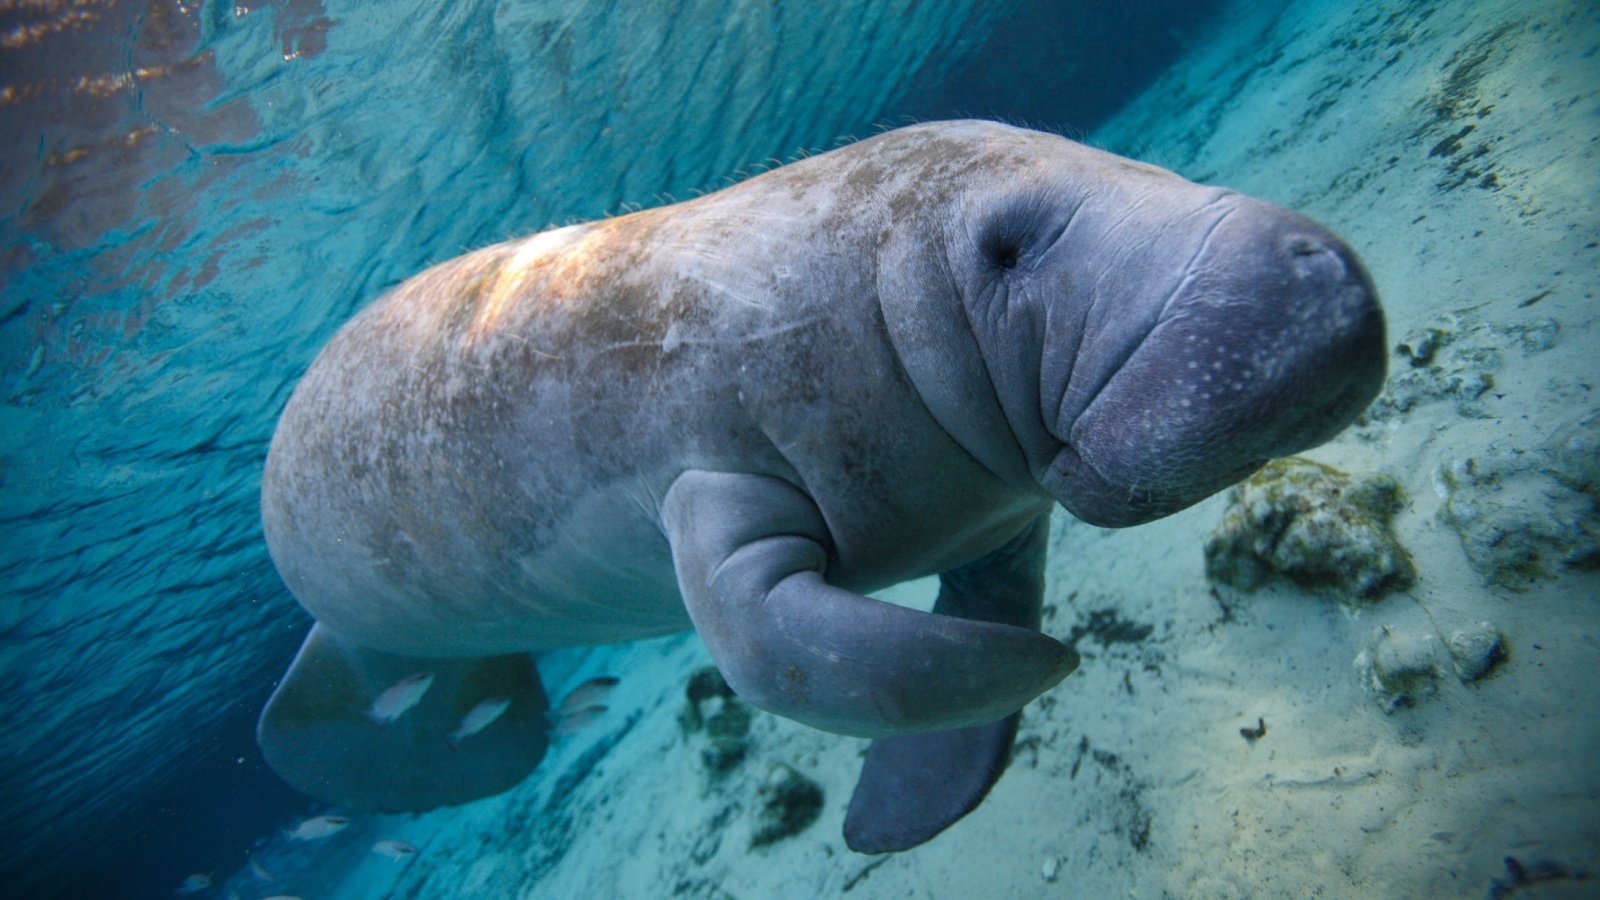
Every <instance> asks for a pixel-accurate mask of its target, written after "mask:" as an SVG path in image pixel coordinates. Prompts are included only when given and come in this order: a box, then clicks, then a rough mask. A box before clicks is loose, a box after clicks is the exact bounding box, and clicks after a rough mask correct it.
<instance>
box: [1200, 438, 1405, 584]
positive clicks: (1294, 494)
mask: <svg viewBox="0 0 1600 900" xmlns="http://www.w3.org/2000/svg"><path fill="white" fill-rule="evenodd" d="M1228 496H1229V500H1230V505H1229V508H1228V511H1227V512H1226V513H1224V514H1223V517H1222V522H1221V523H1220V524H1218V526H1217V528H1216V530H1215V531H1213V532H1212V533H1211V536H1210V537H1209V538H1207V540H1206V545H1205V554H1206V576H1207V577H1209V578H1210V579H1212V580H1213V581H1217V582H1221V583H1223V584H1227V585H1232V586H1233V587H1237V588H1241V589H1243V590H1247V591H1252V590H1255V589H1256V588H1259V587H1260V586H1262V585H1263V584H1265V583H1267V582H1268V581H1270V580H1271V579H1273V578H1277V577H1282V578H1287V579H1288V580H1290V581H1292V582H1294V583H1295V584H1297V585H1299V586H1300V587H1303V588H1307V589H1310V590H1316V591H1319V592H1323V593H1327V594H1331V595H1334V596H1337V597H1339V598H1341V599H1362V600H1372V599H1376V598H1378V597H1381V596H1383V595H1384V594H1387V593H1389V592H1390V591H1396V590H1404V589H1405V588H1407V587H1410V586H1411V584H1412V583H1413V582H1414V581H1416V568H1415V567H1414V566H1413V565H1412V562H1411V555H1410V554H1409V553H1407V552H1406V550H1405V548H1404V547H1402V546H1401V545H1400V542H1399V541H1398V540H1396V538H1395V536H1394V532H1393V531H1392V530H1391V529H1390V526H1389V520H1390V519H1391V517H1393V515H1394V514H1395V512H1396V511H1398V510H1399V509H1400V507H1401V505H1402V503H1403V502H1404V498H1403V494H1402V492H1401V490H1400V485H1399V483H1398V482H1396V481H1395V480H1394V479H1393V478H1390V477H1389V476H1387V475H1382V474H1367V475H1350V474H1347V473H1344V472H1341V471H1339V470H1338V469H1334V468H1331V467H1329V466H1325V465H1322V464H1321V463H1317V462H1312V461H1311V460H1309V459H1303V458H1301V457H1296V456H1291V457H1286V458H1284V459H1276V460H1273V461H1271V462H1269V463H1267V464H1266V465H1265V466H1263V467H1262V468H1261V471H1259V472H1257V473H1256V474H1254V475H1252V476H1251V477H1250V478H1248V479H1246V480H1245V481H1244V482H1242V483H1240V484H1239V485H1237V486H1235V487H1234V488H1233V489H1232V490H1231V491H1230V492H1229V495H1228Z"/></svg>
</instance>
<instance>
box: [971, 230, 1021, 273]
mask: <svg viewBox="0 0 1600 900" xmlns="http://www.w3.org/2000/svg"><path fill="white" fill-rule="evenodd" d="M978 249H979V250H980V251H981V252H982V253H983V258H984V259H986V260H988V261H989V265H991V266H994V267H996V268H1000V269H1015V268H1016V267H1017V263H1018V262H1020V261H1021V260H1022V241H1021V240H1020V239H1018V238H1017V237H1016V236H1014V235H1009V234H991V235H988V236H987V237H986V238H985V239H984V241H983V244H982V245H981V246H980V247H979V248H978Z"/></svg>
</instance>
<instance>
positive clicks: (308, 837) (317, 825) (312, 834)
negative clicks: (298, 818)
mask: <svg viewBox="0 0 1600 900" xmlns="http://www.w3.org/2000/svg"><path fill="white" fill-rule="evenodd" d="M349 824H350V820H349V819H346V818H345V817H344V816H317V817H316V818H315V819H307V820H305V821H304V822H301V823H300V824H299V825H298V826H297V827H296V828H295V830H293V831H285V832H284V834H286V835H288V836H289V839H290V840H293V841H315V840H317V839H319V838H325V837H327V836H328V835H330V834H334V833H336V832H338V831H341V830H343V829H344V827H345V826H346V825H349Z"/></svg>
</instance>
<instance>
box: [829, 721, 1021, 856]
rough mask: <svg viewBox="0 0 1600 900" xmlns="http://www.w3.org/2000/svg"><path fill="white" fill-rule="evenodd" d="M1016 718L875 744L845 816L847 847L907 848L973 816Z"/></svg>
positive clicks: (996, 773)
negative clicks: (968, 815) (958, 820)
mask: <svg viewBox="0 0 1600 900" xmlns="http://www.w3.org/2000/svg"><path fill="white" fill-rule="evenodd" d="M1021 719H1022V713H1020V712H1015V713H1012V714H1011V715H1009V716H1006V717H1005V718H1004V719H1001V720H1000V721H998V722H990V723H989V724H987V725H974V726H972V727H971V728H957V729H955V730H953V731H930V732H925V733H923V734H902V735H897V736H895V737H886V738H878V739H877V740H875V741H873V742H872V744H871V746H869V747H868V748H867V761H866V763H865V764H864V765H863V766H862V767H861V778H860V780H858V781H857V782H856V790H855V793H853V794H851V795H850V808H849V810H848V811H847V812H846V813H845V816H844V842H845V844H846V845H847V846H849V848H850V849H851V850H854V851H856V852H857V853H893V852H895V851H898V850H909V849H911V848H912V847H915V846H917V845H918V844H920V843H922V842H924V841H927V840H930V839H931V838H933V836H934V835H937V834H938V833H939V832H941V831H943V830H945V829H946V828H949V827H950V826H951V825H953V824H955V822H956V820H957V819H959V818H961V817H962V816H964V815H966V814H967V813H969V812H972V811H973V810H974V809H976V808H977V806H978V804H979V803H980V802H982V801H983V798H984V795H986V794H988V793H989V788H991V787H993V786H994V783H995V782H996V781H998V780H999V779H1000V773H1001V772H1004V771H1005V768H1006V763H1007V762H1008V761H1009V760H1010V758H1011V742H1012V740H1013V739H1014V738H1015V737H1016V736H1017V723H1018V722H1019V721H1020V720H1021Z"/></svg>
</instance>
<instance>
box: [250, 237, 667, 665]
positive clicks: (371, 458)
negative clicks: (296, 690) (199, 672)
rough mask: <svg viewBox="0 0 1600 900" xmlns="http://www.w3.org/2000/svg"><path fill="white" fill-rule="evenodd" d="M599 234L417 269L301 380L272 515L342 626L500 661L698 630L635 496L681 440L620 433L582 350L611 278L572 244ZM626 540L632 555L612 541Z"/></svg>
mask: <svg viewBox="0 0 1600 900" xmlns="http://www.w3.org/2000/svg"><path fill="white" fill-rule="evenodd" d="M594 227H595V226H579V227H577V228H572V229H562V230H560V231H557V232H549V233H546V234H544V235H539V236H535V237H533V238H529V239H525V240H523V241H516V242H511V243H508V244H501V245H497V246H494V247H490V248H486V249H484V250H481V251H477V252H475V253H471V254H468V255H466V256H463V257H460V258H457V259H455V260H451V261H449V262H446V263H443V264H441V265H439V266H436V267H434V268H432V269H430V270H428V271H426V272H424V273H422V274H420V275H418V276H416V277H415V278H412V279H410V280H409V281H407V282H405V283H404V284H402V285H401V286H399V287H398V288H396V289H395V290H394V291H393V292H391V293H390V294H388V295H386V296H385V297H383V298H380V299H379V300H377V301H375V302H374V303H373V304H372V305H370V306H369V307H367V308H366V309H364V310H362V311H361V312H360V313H359V314H358V315H357V316H356V317H355V318H353V319H352V320H351V321H350V322H349V323H347V324H346V325H345V326H344V327H343V328H341V329H340V331H339V332H338V333H337V334H336V335H335V336H334V338H333V339H332V340H331V341H330V342H329V343H328V345H327V347H325V348H324V349H323V351H322V353H321V354H320V355H319V356H318V358H317V359H316V361H315V362H314V363H313V365H312V366H311V368H310V369H309V370H308V371H307V373H306V375H305V377H304V378H303V379H302V381H301V383H300V384H299V386H298V387H297V388H296V390H295V392H294V395H293V396H292V397H291V398H290V401H289V403H288V405H287V407H286V408H285V410H284V413H283V416H282V418H281V419H280V420H279V423H278V427H277V430H276V432H275V433H274V435H273V440H272V445H271V448H270V450H269V452H268V458H267V465H266V470H265V472H264V473H263V477H262V496H261V507H262V522H263V527H264V530H265V533H266V538H267V543H268V547H269V550H270V551H271V554H272V558H273V561H274V563H275V564H276V565H277V567H278V571H279V573H280V574H281V575H282V576H283V579H284V581H285V583H286V584H287V585H288V586H289V588H290V590H291V591H292V592H293V593H294V594H295V596H296V598H297V599H298V600H299V601H300V603H301V604H302V605H303V606H305V607H306V608H307V610H309V611H310V612H311V613H312V614H313V615H314V616H316V617H317V619H318V620H319V621H320V622H322V623H323V624H324V625H326V626H328V627H330V628H331V629H332V630H333V631H334V632H336V633H338V634H339V635H340V636H341V637H344V638H345V639H347V640H350V641H353V642H355V643H358V644H362V645H364V646H368V647H372V648H374V649H382V650H387V651H390V652H395V653H409V654H415V655H483V654H489V653H503V652H509V651H512V650H527V649H535V648H538V647H547V646H561V645H568V644H579V643H595V642H601V641H611V640H626V639H630V638H634V637H639V636H644V635H650V634H660V633H663V632H667V631H673V630H678V629H681V628H685V627H687V626H688V623H687V619H686V618H685V617H684V615H683V613H682V608H681V603H680V601H679V600H678V597H677V593H676V585H675V583H674V582H673V581H672V578H671V575H672V570H671V562H670V557H669V556H668V555H667V553H668V551H667V548H666V547H665V544H664V542H663V541H662V539H661V537H660V534H659V531H658V530H657V529H656V528H655V526H654V524H653V521H652V520H651V519H650V518H649V516H648V515H646V514H645V511H643V510H641V509H640V508H639V507H638V504H636V503H634V502H632V500H631V497H630V495H629V492H628V491H626V490H619V489H618V484H619V479H625V478H626V477H627V476H628V475H631V474H636V473H637V472H639V471H640V470H641V469H648V468H650V467H651V466H652V463H651V461H650V460H649V459H646V458H642V457H641V454H644V455H645V456H648V455H649V454H650V453H657V454H658V455H659V454H661V453H664V452H665V451H664V450H663V449H662V448H650V447H641V446H639V445H637V444H628V445H626V446H624V445H623V444H624V442H622V441H619V440H618V439H617V436H618V435H619V434H626V433H628V432H629V431H633V432H635V433H637V424H636V423H634V422H631V421H628V416H629V414H630V413H629V410H630V409H631V405H630V404H621V405H620V406H619V404H618V403H617V398H616V396H615V394H616V392H617V391H618V390H619V388H623V387H625V386H624V385H620V384H618V380H617V378H616V377H615V376H614V375H607V374H604V373H600V372H597V371H592V367H591V365H590V364H589V363H586V362H584V361H583V360H582V359H581V358H580V357H581V356H582V355H583V354H582V346H583V343H584V338H582V337H581V335H582V334H583V333H584V332H586V331H592V330H593V329H592V328H589V327H586V325H585V323H584V322H583V321H582V319H583V318H584V315H583V314H582V313H581V312H577V311H576V310H577V308H578V307H577V306H576V304H577V303H578V302H579V301H581V300H582V299H583V298H581V297H573V298H568V297H565V296H562V295H563V294H564V293H567V292H570V293H572V294H580V293H582V292H584V291H586V290H590V289H591V288H592V286H586V285H585V278H584V277H583V276H582V274H581V273H575V272H573V271H570V269H571V268H572V266H573V264H574V262H573V260H572V258H571V253H570V250H571V249H572V248H571V247H567V246H563V245H566V244H570V243H572V242H574V241H581V240H582V239H583V237H584V235H585V234H586V233H587V232H589V231H591V230H592V229H593V228H594ZM563 268H566V269H568V270H569V271H547V270H552V269H556V270H559V269H563ZM564 304H565V305H564ZM529 336H532V337H531V338H530V337H529ZM608 364H609V365H611V366H613V367H615V365H616V360H614V359H612V360H609V362H608ZM575 423H583V427H582V428H578V427H575ZM619 542H627V543H626V545H628V546H630V547H631V550H630V553H629V554H627V555H625V556H622V557H618V556H616V555H614V554H609V555H608V554H605V553H604V552H603V548H605V547H608V546H618V545H619ZM657 544H659V545H660V546H659V547H657V546H656V545H657Z"/></svg>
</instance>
